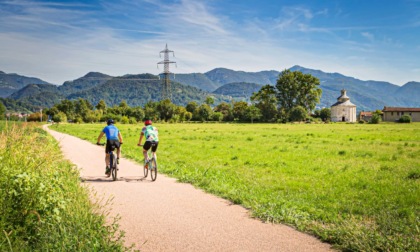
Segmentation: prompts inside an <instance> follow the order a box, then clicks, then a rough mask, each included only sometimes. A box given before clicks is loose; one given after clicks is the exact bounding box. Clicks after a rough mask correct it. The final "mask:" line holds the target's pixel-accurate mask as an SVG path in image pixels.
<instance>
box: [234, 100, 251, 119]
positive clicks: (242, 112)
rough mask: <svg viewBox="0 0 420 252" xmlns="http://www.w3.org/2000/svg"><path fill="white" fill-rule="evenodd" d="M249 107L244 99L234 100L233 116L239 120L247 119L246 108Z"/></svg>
mask: <svg viewBox="0 0 420 252" xmlns="http://www.w3.org/2000/svg"><path fill="white" fill-rule="evenodd" d="M247 108H248V103H246V102H244V101H239V102H234V104H233V116H234V118H235V119H237V120H239V121H246V119H247V118H246V109H247Z"/></svg>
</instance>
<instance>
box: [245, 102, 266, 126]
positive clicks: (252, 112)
mask: <svg viewBox="0 0 420 252" xmlns="http://www.w3.org/2000/svg"><path fill="white" fill-rule="evenodd" d="M245 115H246V117H247V118H248V120H250V121H251V123H254V120H255V119H257V120H258V119H260V118H261V116H262V114H261V111H260V109H259V108H257V107H256V106H255V105H252V106H249V107H248V108H247V109H246V111H245Z"/></svg>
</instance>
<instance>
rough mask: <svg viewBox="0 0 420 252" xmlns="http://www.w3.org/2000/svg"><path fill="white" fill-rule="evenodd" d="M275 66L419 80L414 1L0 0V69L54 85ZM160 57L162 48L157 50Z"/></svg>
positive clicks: (419, 11) (419, 1)
mask: <svg viewBox="0 0 420 252" xmlns="http://www.w3.org/2000/svg"><path fill="white" fill-rule="evenodd" d="M166 44H167V45H168V48H169V49H170V50H173V51H174V56H175V57H173V55H172V54H171V55H170V60H172V61H175V62H176V66H175V64H173V65H171V66H170V71H171V72H173V73H205V72H208V71H210V70H212V69H214V68H218V67H224V68H228V69H232V70H237V71H247V72H258V71H264V70H277V71H283V70H285V69H288V68H290V67H292V66H294V65H299V66H302V67H305V68H311V69H316V70H321V71H324V72H328V73H341V74H343V75H346V76H351V77H354V78H357V79H360V80H376V81H387V82H390V83H393V84H396V85H400V86H401V85H404V84H405V83H407V82H409V81H418V82H420V0H331V1H327V0H92V1H74V0H62V1H50V0H0V70H1V71H3V72H6V73H17V74H20V75H25V76H28V77H37V78H41V79H43V80H44V81H47V82H50V83H54V84H58V85H61V84H63V83H64V82H65V81H69V80H74V79H78V78H80V77H82V76H84V75H86V74H87V73H88V72H101V73H104V74H108V75H112V76H122V75H125V74H140V73H152V74H159V73H161V72H162V71H163V66H162V65H158V64H157V63H158V62H159V61H162V60H163V58H160V57H159V56H160V51H162V50H164V49H165V46H166ZM161 56H162V57H163V55H161Z"/></svg>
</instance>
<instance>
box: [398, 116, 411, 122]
mask: <svg viewBox="0 0 420 252" xmlns="http://www.w3.org/2000/svg"><path fill="white" fill-rule="evenodd" d="M398 122H400V123H411V116H409V115H403V116H401V118H400V119H399V120H398Z"/></svg>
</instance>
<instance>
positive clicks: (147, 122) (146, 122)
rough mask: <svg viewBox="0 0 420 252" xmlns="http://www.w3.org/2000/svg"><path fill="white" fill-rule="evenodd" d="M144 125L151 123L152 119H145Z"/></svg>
mask: <svg viewBox="0 0 420 252" xmlns="http://www.w3.org/2000/svg"><path fill="white" fill-rule="evenodd" d="M144 125H146V126H147V125H152V120H150V119H146V120H145V121H144Z"/></svg>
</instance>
